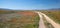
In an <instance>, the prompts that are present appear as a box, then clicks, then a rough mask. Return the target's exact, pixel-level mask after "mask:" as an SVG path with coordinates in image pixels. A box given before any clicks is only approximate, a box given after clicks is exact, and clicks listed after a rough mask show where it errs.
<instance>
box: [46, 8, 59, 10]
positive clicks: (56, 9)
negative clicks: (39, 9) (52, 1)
mask: <svg viewBox="0 0 60 28" xmlns="http://www.w3.org/2000/svg"><path fill="white" fill-rule="evenodd" d="M47 10H60V8H53V9H47Z"/></svg>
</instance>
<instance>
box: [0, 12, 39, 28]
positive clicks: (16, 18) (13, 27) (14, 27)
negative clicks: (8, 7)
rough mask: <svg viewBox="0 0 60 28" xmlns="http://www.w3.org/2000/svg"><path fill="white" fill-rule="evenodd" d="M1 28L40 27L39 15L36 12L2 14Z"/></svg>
mask: <svg viewBox="0 0 60 28" xmlns="http://www.w3.org/2000/svg"><path fill="white" fill-rule="evenodd" d="M2 16H4V17H3V18H1V19H2V20H1V19H0V20H1V22H0V28H38V26H39V16H38V15H37V14H36V13H34V12H27V11H25V12H24V11H22V12H17V13H16V14H13V15H10V14H9V15H7V16H6V15H2Z"/></svg>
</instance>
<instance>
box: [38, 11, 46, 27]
mask: <svg viewBox="0 0 60 28" xmlns="http://www.w3.org/2000/svg"><path fill="white" fill-rule="evenodd" d="M37 13H38V15H39V17H40V21H39V28H45V25H44V21H43V17H42V15H41V14H40V13H39V12H37Z"/></svg>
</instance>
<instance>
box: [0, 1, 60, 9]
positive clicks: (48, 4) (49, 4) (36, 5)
mask: <svg viewBox="0 0 60 28" xmlns="http://www.w3.org/2000/svg"><path fill="white" fill-rule="evenodd" d="M0 8H8V9H14V10H17V9H23V10H32V9H51V8H60V0H0Z"/></svg>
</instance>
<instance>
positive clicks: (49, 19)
mask: <svg viewBox="0 0 60 28" xmlns="http://www.w3.org/2000/svg"><path fill="white" fill-rule="evenodd" d="M36 13H38V15H39V16H40V21H39V28H45V25H44V22H43V17H42V15H43V16H44V17H45V19H46V20H47V21H48V22H49V23H51V24H52V26H53V27H54V28H60V24H58V23H56V22H54V21H53V20H52V19H51V18H49V17H48V16H47V15H45V14H43V13H41V12H36Z"/></svg>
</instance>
